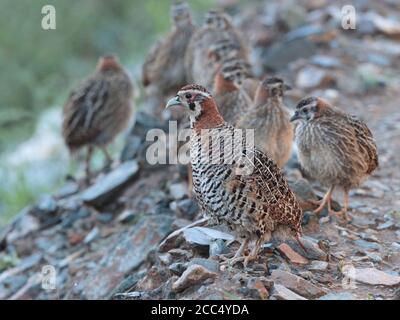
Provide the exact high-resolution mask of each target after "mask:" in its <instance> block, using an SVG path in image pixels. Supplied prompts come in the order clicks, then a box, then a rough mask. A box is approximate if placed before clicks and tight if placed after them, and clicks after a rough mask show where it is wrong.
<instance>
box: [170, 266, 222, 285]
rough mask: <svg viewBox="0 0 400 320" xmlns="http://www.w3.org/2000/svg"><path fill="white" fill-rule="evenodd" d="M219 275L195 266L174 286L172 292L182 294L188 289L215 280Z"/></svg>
mask: <svg viewBox="0 0 400 320" xmlns="http://www.w3.org/2000/svg"><path fill="white" fill-rule="evenodd" d="M216 276H217V274H216V273H215V272H212V271H210V270H208V269H206V268H204V267H203V266H200V265H196V264H193V265H191V266H190V267H188V268H187V269H186V270H185V271H184V272H183V274H182V275H181V276H180V277H179V278H178V280H176V281H175V282H174V283H173V285H172V290H173V291H175V292H181V291H183V290H185V289H187V288H188V287H192V286H194V285H198V284H201V283H203V282H204V281H205V280H207V279H215V278H216Z"/></svg>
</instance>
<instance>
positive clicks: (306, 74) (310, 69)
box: [296, 66, 328, 89]
mask: <svg viewBox="0 0 400 320" xmlns="http://www.w3.org/2000/svg"><path fill="white" fill-rule="evenodd" d="M327 78H328V74H327V73H326V71H324V70H322V69H319V68H316V67H314V66H306V67H304V68H303V69H301V70H300V71H299V73H298V74H297V78H296V86H297V87H299V88H301V89H311V88H316V87H318V86H320V85H321V84H322V83H323V82H324V81H325V80H326V79H327Z"/></svg>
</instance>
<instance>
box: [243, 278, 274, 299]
mask: <svg viewBox="0 0 400 320" xmlns="http://www.w3.org/2000/svg"><path fill="white" fill-rule="evenodd" d="M247 288H248V289H249V291H248V295H249V296H250V297H251V298H253V299H257V300H266V299H267V298H268V296H269V293H268V290H267V288H266V287H265V285H264V283H263V282H262V281H260V280H259V279H258V278H250V279H249V280H248V281H247Z"/></svg>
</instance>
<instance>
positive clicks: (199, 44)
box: [185, 11, 249, 88]
mask: <svg viewBox="0 0 400 320" xmlns="http://www.w3.org/2000/svg"><path fill="white" fill-rule="evenodd" d="M224 40H225V41H226V40H228V41H229V42H230V43H231V45H232V44H233V45H234V46H235V48H236V49H235V51H236V52H235V55H237V58H241V59H244V60H246V61H247V60H248V55H249V53H248V51H249V50H248V46H247V44H246V42H245V40H244V37H243V36H242V34H241V33H240V31H239V30H238V29H237V28H235V26H234V25H233V24H232V21H231V18H230V17H229V15H228V14H226V13H223V12H219V11H209V12H208V13H207V15H206V20H205V24H204V25H203V26H202V27H200V28H199V29H197V30H196V32H195V33H194V34H193V36H192V38H191V40H190V43H189V45H188V47H187V52H186V56H185V70H186V77H187V80H188V81H189V82H196V83H200V84H202V85H203V86H205V87H207V88H211V87H212V85H213V81H214V76H215V73H216V71H217V69H218V67H219V64H218V63H210V49H211V50H212V49H213V47H215V46H216V45H217V44H219V43H220V42H221V41H224ZM231 54H232V53H230V55H231Z"/></svg>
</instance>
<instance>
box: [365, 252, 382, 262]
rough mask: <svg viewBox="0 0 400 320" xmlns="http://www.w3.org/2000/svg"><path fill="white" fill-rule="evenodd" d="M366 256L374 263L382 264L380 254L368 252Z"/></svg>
mask: <svg viewBox="0 0 400 320" xmlns="http://www.w3.org/2000/svg"><path fill="white" fill-rule="evenodd" d="M366 255H367V256H368V258H370V259H371V260H372V261H373V262H376V263H381V262H382V258H381V256H380V255H379V254H377V253H375V252H368V251H367V252H366Z"/></svg>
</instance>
